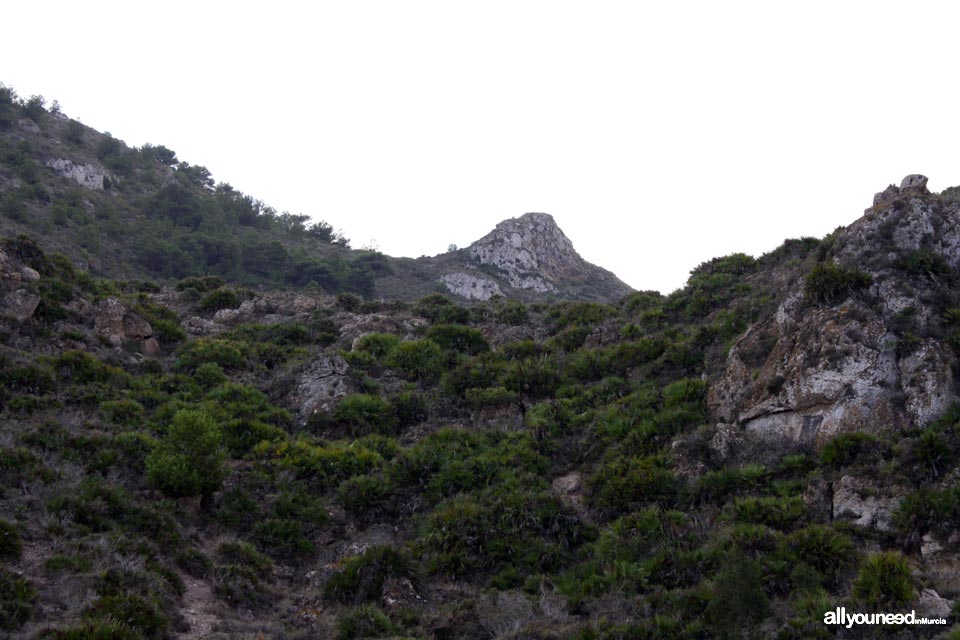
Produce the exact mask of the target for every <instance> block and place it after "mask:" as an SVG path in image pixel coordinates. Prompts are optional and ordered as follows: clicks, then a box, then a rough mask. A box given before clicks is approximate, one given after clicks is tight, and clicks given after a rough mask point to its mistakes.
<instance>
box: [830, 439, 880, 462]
mask: <svg viewBox="0 0 960 640" xmlns="http://www.w3.org/2000/svg"><path fill="white" fill-rule="evenodd" d="M876 442H877V438H876V436H874V435H872V434H868V433H859V432H857V433H841V434H839V435H837V436H834V437H833V438H831V439H830V440H828V441H827V442H826V443H825V444H824V445H823V448H822V449H820V460H822V461H823V463H824V464H826V465H829V466H831V467H845V466H848V465H850V464H853V463H854V462H856V461H857V459H858V458H859V457H861V455H862V454H864V453H866V452H868V451H870V450H872V449H873V446H872V445H874V444H875V443H876Z"/></svg>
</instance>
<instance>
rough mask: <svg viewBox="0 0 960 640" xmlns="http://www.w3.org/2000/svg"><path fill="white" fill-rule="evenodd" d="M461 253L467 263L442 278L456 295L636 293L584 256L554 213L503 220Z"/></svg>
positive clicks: (606, 297) (608, 297) (600, 296)
mask: <svg viewBox="0 0 960 640" xmlns="http://www.w3.org/2000/svg"><path fill="white" fill-rule="evenodd" d="M461 255H462V256H463V257H466V258H467V260H466V264H464V263H462V262H461V263H458V264H457V265H456V267H457V270H456V271H448V272H447V273H444V274H443V275H442V276H441V278H440V280H441V282H443V284H444V285H445V286H446V287H447V289H448V290H449V291H450V292H451V293H454V294H456V295H459V296H462V297H465V298H470V299H478V300H487V299H489V298H490V297H492V296H494V295H503V294H504V293H509V294H512V295H514V296H516V295H518V294H519V295H520V297H523V296H524V295H527V296H529V295H537V294H551V295H556V296H558V297H566V298H571V299H581V300H582V299H587V300H600V301H604V302H612V301H614V300H616V299H618V298H619V297H621V296H623V295H626V294H627V293H629V292H630V291H631V289H630V287H629V286H627V285H626V284H624V283H623V282H621V281H620V280H618V279H617V277H616V276H614V275H613V274H612V273H610V272H609V271H607V270H605V269H601V268H600V267H597V266H595V265H592V264H590V263H589V262H587V261H586V260H584V259H583V258H582V257H581V256H580V254H579V253H577V251H576V249H574V248H573V243H572V242H571V241H570V239H569V238H567V236H566V235H565V234H564V233H563V231H562V230H561V229H560V227H559V226H558V225H557V222H556V221H555V220H554V219H553V216H551V215H550V214H549V213H525V214H523V215H522V216H520V217H518V218H510V219H507V220H504V221H503V222H501V223H499V224H498V225H497V226H496V227H495V228H494V229H493V231H491V232H490V233H488V234H487V235H485V236H484V237H482V238H480V239H479V240H477V241H476V242H474V243H473V244H471V245H470V246H469V247H467V248H466V249H465V250H464V251H463V252H462V253H461Z"/></svg>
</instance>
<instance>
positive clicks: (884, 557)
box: [853, 551, 917, 610]
mask: <svg viewBox="0 0 960 640" xmlns="http://www.w3.org/2000/svg"><path fill="white" fill-rule="evenodd" d="M853 595H854V597H856V598H858V599H860V600H861V601H863V603H864V604H865V605H867V606H868V607H869V608H870V609H875V610H891V609H892V610H896V609H898V608H900V607H902V606H903V605H905V604H907V603H908V602H910V601H911V600H913V599H914V598H915V597H916V595H917V593H916V590H915V589H914V588H913V585H912V584H911V580H910V566H909V565H908V564H907V559H906V558H904V557H903V556H902V555H900V554H899V553H897V552H895V551H886V552H883V553H875V554H872V555H869V556H867V557H866V558H864V560H863V562H862V563H861V564H860V573H859V575H858V576H857V579H856V580H854V581H853Z"/></svg>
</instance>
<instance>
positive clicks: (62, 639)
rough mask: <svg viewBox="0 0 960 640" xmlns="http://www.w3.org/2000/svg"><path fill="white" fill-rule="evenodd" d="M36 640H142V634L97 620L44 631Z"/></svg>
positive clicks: (109, 622)
mask: <svg viewBox="0 0 960 640" xmlns="http://www.w3.org/2000/svg"><path fill="white" fill-rule="evenodd" d="M35 638H36V639H37V640H143V634H141V633H140V632H139V631H136V630H134V629H131V628H130V627H128V626H127V625H125V624H123V623H121V622H115V621H113V620H97V621H92V622H86V623H84V624H82V625H80V626H77V627H68V628H65V629H44V630H43V631H41V632H40V633H39V634H38V635H37V636H35Z"/></svg>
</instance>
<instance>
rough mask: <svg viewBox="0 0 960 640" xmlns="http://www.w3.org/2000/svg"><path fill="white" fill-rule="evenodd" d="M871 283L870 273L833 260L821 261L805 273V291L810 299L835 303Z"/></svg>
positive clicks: (824, 302)
mask: <svg viewBox="0 0 960 640" xmlns="http://www.w3.org/2000/svg"><path fill="white" fill-rule="evenodd" d="M871 284H873V278H872V277H871V276H870V274H867V273H862V272H861V271H858V270H856V269H848V268H846V267H841V266H840V265H838V264H836V263H835V262H821V263H819V264H817V265H816V266H815V267H814V268H813V270H812V271H811V272H810V273H809V274H808V275H807V279H806V285H805V289H804V291H805V293H806V295H807V297H808V298H809V299H810V300H813V301H815V302H819V303H823V304H835V303H837V302H840V301H842V300H843V299H844V298H846V297H848V296H850V295H851V294H853V293H856V292H857V291H858V290H860V289H866V288H867V287H869V286H870V285H871Z"/></svg>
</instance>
